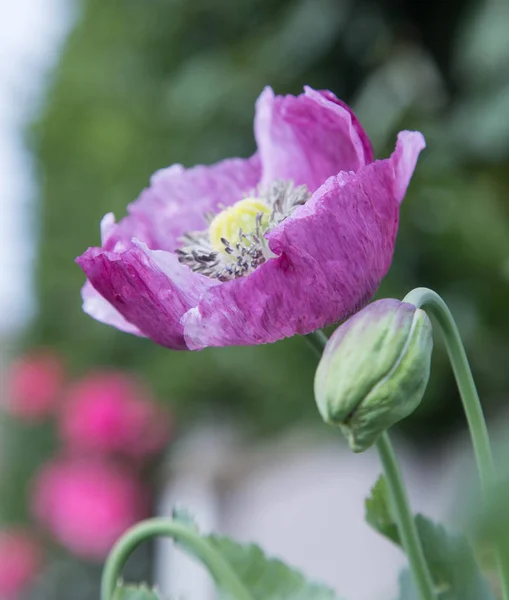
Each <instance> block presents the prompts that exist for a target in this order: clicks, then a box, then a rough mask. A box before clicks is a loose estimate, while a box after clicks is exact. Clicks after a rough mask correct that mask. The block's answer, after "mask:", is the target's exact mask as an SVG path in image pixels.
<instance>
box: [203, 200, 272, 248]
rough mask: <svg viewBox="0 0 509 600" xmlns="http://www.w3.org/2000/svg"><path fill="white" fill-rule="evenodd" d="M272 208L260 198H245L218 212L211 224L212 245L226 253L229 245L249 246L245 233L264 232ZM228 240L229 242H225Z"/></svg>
mask: <svg viewBox="0 0 509 600" xmlns="http://www.w3.org/2000/svg"><path fill="white" fill-rule="evenodd" d="M271 213H272V209H271V208H270V206H269V205H268V204H266V203H265V202H263V200H260V199H259V198H254V197H253V198H251V197H250V198H244V199H243V200H239V201H238V202H236V203H235V204H234V205H233V206H229V207H228V208H225V209H224V210H222V211H221V212H220V213H219V214H217V215H216V216H215V217H214V218H213V219H212V221H211V222H210V225H209V239H210V245H211V246H212V248H213V250H215V251H216V252H222V253H223V254H225V255H227V256H228V255H229V254H231V253H229V252H228V248H229V247H235V246H236V245H237V244H241V245H242V246H247V240H246V239H245V237H244V236H243V235H242V234H243V233H244V232H245V233H248V234H250V233H254V232H256V233H257V234H261V233H263V232H264V231H265V230H266V229H267V227H268V225H269V218H270V215H271ZM225 242H227V243H225Z"/></svg>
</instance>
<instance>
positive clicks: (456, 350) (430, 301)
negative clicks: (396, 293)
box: [403, 288, 495, 493]
mask: <svg viewBox="0 0 509 600" xmlns="http://www.w3.org/2000/svg"><path fill="white" fill-rule="evenodd" d="M403 302H407V303H408V304H413V305H414V306H417V308H421V307H422V306H424V305H425V306H426V310H427V312H428V313H429V314H430V315H432V316H433V317H435V319H436V320H437V323H438V325H439V326H440V329H441V330H442V333H443V336H444V340H445V345H446V348H447V352H448V354H449V360H450V361H451V366H452V370H453V372H454V376H455V378H456V383H457V384H458V389H459V392H460V396H461V400H462V402H463V408H464V409H465V414H466V417H467V421H468V427H469V429H470V436H471V438H472V445H473V447H474V454H475V459H476V462H477V468H478V470H479V476H480V478H481V483H482V487H483V492H485V493H486V492H487V491H488V489H489V488H490V486H491V485H492V483H493V481H494V478H495V468H494V465H493V456H492V453H491V447H490V438H489V435H488V428H487V427H486V421H485V420H484V415H483V410H482V406H481V401H480V400H479V395H478V393H477V389H476V387H475V383H474V378H473V377H472V371H471V370H470V365H469V364H468V359H467V355H466V353H465V348H464V347H463V342H462V341H461V337H460V334H459V331H458V328H457V326H456V323H455V322H454V318H453V316H452V314H451V311H450V310H449V308H448V307H447V304H446V303H445V302H444V301H443V300H442V298H441V297H440V296H439V295H438V294H437V293H436V292H434V291H433V290H429V289H427V288H416V289H415V290H412V291H411V292H410V293H409V294H407V295H406V296H405V297H404V298H403Z"/></svg>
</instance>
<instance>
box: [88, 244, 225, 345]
mask: <svg viewBox="0 0 509 600" xmlns="http://www.w3.org/2000/svg"><path fill="white" fill-rule="evenodd" d="M134 243H135V244H136V245H135V246H134V247H132V248H130V249H129V250H126V251H124V252H122V253H114V252H106V251H104V250H102V249H101V248H89V249H88V250H87V251H86V252H85V253H84V254H83V255H82V256H80V257H79V258H78V259H77V262H78V264H79V265H80V266H81V268H82V269H83V271H85V273H86V275H87V277H88V279H89V281H90V283H91V284H92V286H93V287H94V288H95V289H96V290H97V292H99V294H100V295H101V296H102V297H103V298H104V299H105V300H106V301H107V302H108V303H109V304H110V305H111V306H112V307H113V308H114V309H115V310H116V311H118V313H120V315H121V316H122V317H123V318H124V319H125V320H126V321H127V322H128V323H131V324H132V326H133V327H134V328H136V329H137V330H138V331H140V332H141V333H142V334H143V335H146V336H147V337H150V338H152V339H153V340H154V341H155V342H157V343H159V344H161V345H163V346H167V347H168V348H174V349H176V350H183V349H187V346H186V344H185V341H184V337H183V329H182V325H181V323H180V319H181V317H182V315H183V314H184V313H186V312H187V311H188V310H189V309H190V308H192V307H193V306H196V304H197V302H198V300H199V298H200V297H201V295H202V294H203V293H204V292H205V291H206V290H207V289H208V288H210V287H213V286H215V285H220V284H219V282H217V281H215V280H213V279H210V278H208V277H204V276H203V275H199V274H197V273H193V272H192V271H190V270H189V269H188V268H187V267H185V266H184V265H182V264H180V263H179V262H178V260H177V257H176V256H175V255H174V254H172V253H169V252H165V251H162V250H159V251H151V250H149V249H148V248H147V246H146V245H145V244H143V243H141V242H138V241H136V240H134Z"/></svg>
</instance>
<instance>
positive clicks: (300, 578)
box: [207, 535, 338, 600]
mask: <svg viewBox="0 0 509 600" xmlns="http://www.w3.org/2000/svg"><path fill="white" fill-rule="evenodd" d="M207 539H208V540H210V542H211V543H213V544H214V546H215V547H216V548H217V549H218V550H219V551H220V552H221V554H222V555H223V557H224V558H225V559H226V560H227V561H228V562H229V564H230V565H231V566H232V568H233V570H234V571H235V573H236V574H237V576H238V577H239V579H241V581H242V583H243V584H244V585H245V587H246V588H247V589H248V590H249V592H250V593H251V596H252V597H253V600H338V597H337V596H336V594H335V592H334V591H333V590H331V589H330V588H328V587H326V586H323V585H320V584H317V583H311V582H309V581H307V580H306V579H305V577H304V575H302V573H300V572H299V571H297V570H295V569H292V568H290V567H288V566H287V565H286V564H285V563H284V562H282V561H280V560H276V559H273V558H267V557H266V556H265V554H264V553H263V551H262V550H261V549H260V548H259V547H258V546H256V545H254V544H249V545H242V544H239V543H237V542H234V541H233V540H230V539H229V538H226V537H219V536H215V535H211V536H208V538H207ZM221 598H225V596H221Z"/></svg>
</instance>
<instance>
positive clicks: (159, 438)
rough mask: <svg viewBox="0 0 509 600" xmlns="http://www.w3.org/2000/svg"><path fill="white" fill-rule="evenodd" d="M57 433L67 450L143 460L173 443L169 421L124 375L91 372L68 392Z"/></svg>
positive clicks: (144, 391) (134, 382) (145, 393)
mask: <svg viewBox="0 0 509 600" xmlns="http://www.w3.org/2000/svg"><path fill="white" fill-rule="evenodd" d="M64 400H65V401H64V402H63V403H62V410H61V412H60V420H59V429H60V434H61V437H62V439H63V440H64V441H65V443H66V445H67V447H68V448H70V449H71V450H73V451H77V452H87V453H90V452H100V453H106V454H108V453H110V454H118V455H123V456H127V457H130V458H138V459H143V458H146V457H148V456H150V455H152V454H154V453H156V452H158V451H160V450H161V449H162V448H163V447H164V445H165V444H166V443H167V442H168V440H169V435H170V423H169V417H168V415H167V414H166V413H164V412H163V411H162V410H161V409H160V408H159V407H157V405H155V404H154V402H153V401H152V398H150V396H149V394H148V393H147V391H146V390H144V389H143V387H142V386H141V385H140V384H139V383H138V382H137V381H136V380H134V379H133V378H132V377H129V376H128V375H126V374H124V373H116V372H104V373H101V372H99V373H93V374H91V375H89V376H88V377H86V378H85V379H83V380H81V381H78V382H77V383H75V384H74V385H73V386H72V387H71V388H70V389H69V391H68V392H67V394H66V396H65V399H64Z"/></svg>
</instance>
